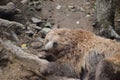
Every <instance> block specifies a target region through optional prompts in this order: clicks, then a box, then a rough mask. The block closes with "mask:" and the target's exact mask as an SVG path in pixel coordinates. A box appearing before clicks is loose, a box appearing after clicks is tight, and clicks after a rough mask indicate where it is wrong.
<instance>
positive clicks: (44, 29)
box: [42, 28, 51, 34]
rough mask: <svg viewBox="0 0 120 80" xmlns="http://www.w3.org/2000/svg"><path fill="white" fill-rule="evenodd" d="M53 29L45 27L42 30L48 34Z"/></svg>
mask: <svg viewBox="0 0 120 80" xmlns="http://www.w3.org/2000/svg"><path fill="white" fill-rule="evenodd" d="M50 30H51V29H50V28H43V29H42V32H44V33H45V34H47V33H48V32H49V31H50Z"/></svg>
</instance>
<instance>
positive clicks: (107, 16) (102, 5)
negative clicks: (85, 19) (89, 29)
mask: <svg viewBox="0 0 120 80" xmlns="http://www.w3.org/2000/svg"><path fill="white" fill-rule="evenodd" d="M96 7H97V21H98V23H99V27H100V35H102V36H105V37H107V38H115V39H120V36H119V35H118V34H117V33H116V31H115V30H114V16H115V3H114V0H97V1H96Z"/></svg>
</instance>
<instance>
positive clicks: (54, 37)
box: [44, 29, 72, 57]
mask: <svg viewBox="0 0 120 80" xmlns="http://www.w3.org/2000/svg"><path fill="white" fill-rule="evenodd" d="M70 33H71V30H69V29H53V30H51V31H50V32H49V33H48V34H47V35H46V37H45V42H44V46H45V51H46V52H48V53H52V55H54V56H56V57H60V56H62V55H64V54H66V53H67V52H66V51H69V49H70V48H71V47H72V40H71V38H70Z"/></svg>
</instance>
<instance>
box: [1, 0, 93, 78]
mask: <svg viewBox="0 0 120 80" xmlns="http://www.w3.org/2000/svg"><path fill="white" fill-rule="evenodd" d="M11 1H12V2H13V3H15V5H16V7H17V8H18V9H20V10H21V14H17V15H15V16H14V18H13V19H12V20H14V21H17V22H20V23H22V24H24V25H26V26H28V25H29V24H32V22H31V18H32V17H35V18H39V19H40V20H42V21H43V23H42V25H44V24H46V23H47V22H49V23H50V25H51V26H50V28H51V29H52V28H55V27H60V28H63V27H64V28H71V29H74V28H82V29H85V30H89V31H92V32H93V31H94V29H93V27H92V24H93V22H94V20H95V4H94V1H93V0H90V2H89V0H0V5H5V4H7V3H8V2H11ZM42 25H41V24H40V25H39V26H40V27H42V28H43V26H42ZM27 28H28V27H27ZM30 29H31V27H30ZM26 31H27V30H26ZM26 31H23V32H22V34H21V35H18V37H19V39H20V44H19V46H20V47H22V48H24V50H25V51H26V52H28V53H32V54H35V55H39V54H41V53H42V52H41V51H40V47H41V46H42V41H40V39H39V40H38V38H41V35H40V34H39V30H35V29H32V31H33V36H32V37H31V36H30V34H29V35H28V34H26V33H25V32H26ZM36 31H37V33H35V32H36ZM43 40H44V39H43ZM38 44H39V45H38ZM1 48H2V47H1ZM2 57H4V58H2ZM33 66H34V65H33ZM0 80H44V79H42V78H41V75H39V74H37V73H34V72H33V71H31V70H29V68H27V67H25V66H24V65H23V64H22V62H20V61H18V60H16V59H14V57H11V55H9V51H6V50H2V49H0Z"/></svg>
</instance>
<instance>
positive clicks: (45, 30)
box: [39, 28, 51, 38]
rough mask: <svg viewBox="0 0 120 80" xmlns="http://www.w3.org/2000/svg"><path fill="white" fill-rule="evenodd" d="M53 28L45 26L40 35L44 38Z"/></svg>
mask: <svg viewBox="0 0 120 80" xmlns="http://www.w3.org/2000/svg"><path fill="white" fill-rule="evenodd" d="M50 30H51V29H50V28H43V29H42V30H41V31H40V33H39V35H40V36H41V37H42V38H45V36H46V34H47V33H48V32H49V31H50Z"/></svg>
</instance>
